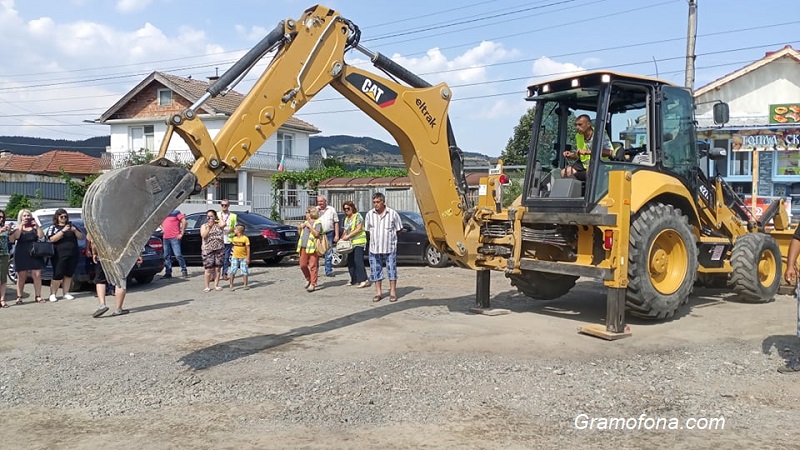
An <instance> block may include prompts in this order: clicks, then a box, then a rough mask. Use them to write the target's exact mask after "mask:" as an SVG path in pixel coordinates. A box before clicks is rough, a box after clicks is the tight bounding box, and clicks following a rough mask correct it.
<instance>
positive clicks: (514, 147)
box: [500, 108, 535, 166]
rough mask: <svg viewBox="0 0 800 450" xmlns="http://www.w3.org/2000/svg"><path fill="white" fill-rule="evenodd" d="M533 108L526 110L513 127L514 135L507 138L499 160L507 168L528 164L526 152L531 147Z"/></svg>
mask: <svg viewBox="0 0 800 450" xmlns="http://www.w3.org/2000/svg"><path fill="white" fill-rule="evenodd" d="M534 111H535V110H534V108H528V110H527V111H526V112H525V114H523V115H522V117H520V119H519V124H517V126H515V127H514V135H513V136H511V138H509V140H508V143H507V144H506V148H505V150H503V152H502V153H500V158H501V159H502V160H503V163H504V164H506V165H507V166H517V165H520V166H521V165H525V164H527V162H528V151H529V150H530V146H531V126H532V124H533V113H534Z"/></svg>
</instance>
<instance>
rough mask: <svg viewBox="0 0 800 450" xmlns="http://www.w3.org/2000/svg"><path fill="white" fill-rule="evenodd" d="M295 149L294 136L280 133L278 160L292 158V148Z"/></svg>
mask: <svg viewBox="0 0 800 450" xmlns="http://www.w3.org/2000/svg"><path fill="white" fill-rule="evenodd" d="M293 147H294V135H293V134H288V133H283V132H280V131H279V132H278V160H279V161H280V159H281V158H282V157H284V156H285V157H287V158H291V157H292V148H293Z"/></svg>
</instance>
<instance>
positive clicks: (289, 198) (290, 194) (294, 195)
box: [286, 181, 300, 206]
mask: <svg viewBox="0 0 800 450" xmlns="http://www.w3.org/2000/svg"><path fill="white" fill-rule="evenodd" d="M299 192H300V191H299V190H298V189H297V183H296V182H294V181H289V182H287V183H286V206H300V196H299Z"/></svg>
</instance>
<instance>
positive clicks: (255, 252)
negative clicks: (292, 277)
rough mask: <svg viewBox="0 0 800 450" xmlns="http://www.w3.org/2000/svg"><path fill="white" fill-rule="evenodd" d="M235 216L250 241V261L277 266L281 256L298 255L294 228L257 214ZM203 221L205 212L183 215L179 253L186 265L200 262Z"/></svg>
mask: <svg viewBox="0 0 800 450" xmlns="http://www.w3.org/2000/svg"><path fill="white" fill-rule="evenodd" d="M234 212H235V211H234ZM236 216H237V222H238V223H240V224H242V225H244V227H245V231H244V234H245V235H246V236H247V237H249V238H250V259H251V260H252V261H255V260H258V259H262V260H264V262H266V263H268V264H277V263H279V262H281V260H282V259H283V258H284V256H289V255H294V254H296V253H297V238H298V235H297V228H296V227H293V226H290V225H284V224H282V223H280V222H276V221H274V220H272V219H270V218H269V217H266V216H262V215H261V214H256V213H249V212H236ZM206 220H207V219H206V213H205V212H201V213H194V214H189V215H187V216H186V233H185V234H184V235H183V239H181V252H183V257H184V258H186V262H191V263H201V262H202V255H201V245H202V238H201V237H200V227H201V226H202V225H203V223H205V222H206Z"/></svg>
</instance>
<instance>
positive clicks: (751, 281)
mask: <svg viewBox="0 0 800 450" xmlns="http://www.w3.org/2000/svg"><path fill="white" fill-rule="evenodd" d="M781 266H782V261H781V250H780V247H778V243H777V242H775V239H774V238H773V237H772V236H768V235H766V234H763V233H749V234H745V235H743V236H740V237H739V238H738V239H736V242H735V243H734V244H733V251H732V252H731V268H732V269H733V272H731V286H732V287H733V290H734V292H736V293H737V294H738V295H739V298H740V299H741V300H743V301H748V302H753V303H762V302H767V301H770V300H772V298H773V297H775V294H777V293H778V288H779V287H780V284H781V274H782V273H783V271H782V267H781Z"/></svg>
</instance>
